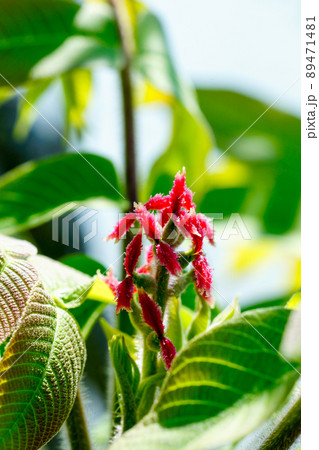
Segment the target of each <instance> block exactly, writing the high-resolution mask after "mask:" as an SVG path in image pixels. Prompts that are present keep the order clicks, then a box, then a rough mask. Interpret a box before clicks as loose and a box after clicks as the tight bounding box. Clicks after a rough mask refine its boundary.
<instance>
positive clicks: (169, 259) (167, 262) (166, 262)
mask: <svg viewBox="0 0 319 450" xmlns="http://www.w3.org/2000/svg"><path fill="white" fill-rule="evenodd" d="M156 254H157V257H158V260H159V262H160V264H161V265H162V266H165V267H166V269H167V270H168V271H169V272H170V273H171V274H172V275H178V274H179V273H180V272H182V268H181V265H180V263H179V262H178V259H177V255H176V253H175V252H174V250H173V249H172V248H171V247H170V246H169V245H168V244H167V243H166V242H163V241H160V242H159V244H158V245H157V246H156Z"/></svg>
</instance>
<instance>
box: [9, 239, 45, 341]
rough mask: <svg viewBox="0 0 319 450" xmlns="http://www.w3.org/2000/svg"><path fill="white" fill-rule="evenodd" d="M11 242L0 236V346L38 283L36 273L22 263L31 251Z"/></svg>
mask: <svg viewBox="0 0 319 450" xmlns="http://www.w3.org/2000/svg"><path fill="white" fill-rule="evenodd" d="M15 241H16V240H15V239H11V240H9V242H8V241H7V240H6V239H3V237H2V236H0V343H3V342H5V341H6V339H7V338H8V337H9V336H10V335H11V334H12V333H13V331H14V330H15V329H16V327H17V325H18V323H19V320H20V319H21V316H22V315H23V314H24V310H25V308H26V304H27V301H28V300H29V298H30V296H31V294H32V290H33V289H34V287H35V285H36V284H37V282H38V281H39V275H38V273H37V271H36V269H35V268H34V267H33V266H32V265H31V264H29V263H28V262H27V261H25V259H23V258H25V257H26V256H27V255H28V254H29V250H31V251H32V252H33V251H34V247H33V246H31V247H28V246H26V247H25V245H24V241H21V243H20V244H19V247H15ZM8 243H9V247H8V250H7V244H8ZM10 249H11V250H10Z"/></svg>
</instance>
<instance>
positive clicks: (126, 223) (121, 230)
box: [105, 213, 136, 242]
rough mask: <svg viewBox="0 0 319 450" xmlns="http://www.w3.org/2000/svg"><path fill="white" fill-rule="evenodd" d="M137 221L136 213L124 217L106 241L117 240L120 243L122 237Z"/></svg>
mask: <svg viewBox="0 0 319 450" xmlns="http://www.w3.org/2000/svg"><path fill="white" fill-rule="evenodd" d="M135 220H136V215H135V214H134V213H128V214H126V215H125V217H123V218H122V219H121V220H120V221H119V222H118V223H117V224H116V225H115V228H114V230H113V231H112V233H111V234H109V235H108V236H107V238H106V239H105V240H106V241H109V240H110V239H115V242H118V241H119V240H120V239H121V237H122V236H124V235H125V234H126V233H127V232H128V230H129V229H130V228H131V226H132V225H133V224H134V222H135Z"/></svg>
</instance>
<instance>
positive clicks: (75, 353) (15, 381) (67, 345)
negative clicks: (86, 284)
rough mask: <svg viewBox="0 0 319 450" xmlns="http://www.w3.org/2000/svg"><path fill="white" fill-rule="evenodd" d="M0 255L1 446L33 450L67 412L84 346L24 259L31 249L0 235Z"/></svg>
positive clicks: (55, 429)
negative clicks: (2, 334)
mask: <svg viewBox="0 0 319 450" xmlns="http://www.w3.org/2000/svg"><path fill="white" fill-rule="evenodd" d="M0 252H1V257H0V258H1V259H0V275H1V278H0V319H1V325H2V329H1V331H3V330H4V331H5V336H4V337H5V338H6V340H5V342H4V344H3V345H2V355H1V356H2V357H1V359H0V447H1V448H3V449H12V450H13V449H14V450H16V449H18V450H20V449H21V450H22V449H23V450H27V449H38V448H39V447H41V446H42V445H44V444H45V443H46V442H47V441H48V440H49V439H51V437H52V436H54V435H55V434H56V433H57V432H58V430H59V429H60V427H61V426H62V425H63V423H64V421H65V420H66V418H67V416H68V414H69V413H70V410H71V408H72V405H73V403H74V400H75V397H76V393H77V390H78V385H79V380H80V377H81V374H82V371H83V367H84V361H85V346H84V343H83V340H82V337H81V335H80V330H79V327H78V325H77V323H76V321H75V320H74V319H73V317H72V316H71V315H70V314H69V313H68V312H67V311H66V310H63V309H61V308H60V307H58V306H57V305H56V303H55V302H54V300H53V298H52V297H51V296H50V295H49V294H48V292H47V291H46V290H45V289H44V287H43V284H42V281H41V279H40V278H41V277H40V276H39V274H38V273H37V271H36V269H35V267H34V266H33V265H32V264H30V262H29V261H26V258H28V257H30V253H31V254H32V253H34V247H33V246H32V245H28V244H25V242H24V241H17V240H14V239H12V238H6V237H1V239H0ZM32 257H34V256H31V258H32ZM10 312H14V315H13V314H10ZM3 324H4V325H3ZM1 338H2V342H3V336H1Z"/></svg>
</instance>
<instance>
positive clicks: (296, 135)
mask: <svg viewBox="0 0 319 450" xmlns="http://www.w3.org/2000/svg"><path fill="white" fill-rule="evenodd" d="M197 95H198V101H199V106H200V108H201V110H202V112H203V114H204V115H205V117H206V119H207V121H208V123H209V124H210V126H211V127H212V128H213V130H214V134H215V137H216V143H217V147H218V148H219V149H220V150H221V151H225V150H227V149H229V150H227V153H225V155H223V156H222V157H221V159H220V161H219V162H218V163H217V164H214V166H212V168H211V169H212V170H213V171H214V173H213V174H210V182H209V184H210V186H211V190H209V189H207V191H208V192H207V194H206V195H205V198H204V199H203V201H202V203H201V205H200V209H201V210H202V211H203V212H212V211H214V212H223V213H224V215H228V214H230V213H234V212H241V213H245V214H251V215H254V216H259V217H260V218H261V219H262V222H263V225H264V228H265V230H266V231H267V232H268V233H283V232H285V231H287V230H289V229H290V228H291V227H293V226H296V225H297V223H296V216H298V212H299V207H300V152H301V150H300V119H298V118H296V117H294V116H291V115H289V114H286V113H283V112H281V111H278V110H276V109H275V108H271V109H269V110H268V111H267V112H265V111H266V109H267V107H268V105H265V104H263V103H261V102H259V101H257V100H254V99H252V98H249V97H246V96H244V95H242V94H238V93H235V92H230V91H220V90H209V89H199V90H197ZM261 116H262V117H261ZM258 118H259V120H258V121H256V119H258ZM252 124H253V126H251V125H252ZM248 127H251V128H250V129H249V130H247V129H248ZM246 130H247V131H246ZM245 131H246V132H245ZM243 132H245V135H244V136H242V137H241V138H240V139H239V140H238V141H237V142H236V143H235V141H236V140H237V139H238V138H239V136H241V135H242V133H243ZM230 146H231V148H229V147H230ZM219 156H220V154H216V155H215V156H214V159H213V160H212V163H213V162H214V161H216V160H217V158H218V157H219ZM196 187H197V183H196V184H195V185H194V190H195V191H196ZM207 187H208V186H207Z"/></svg>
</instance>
